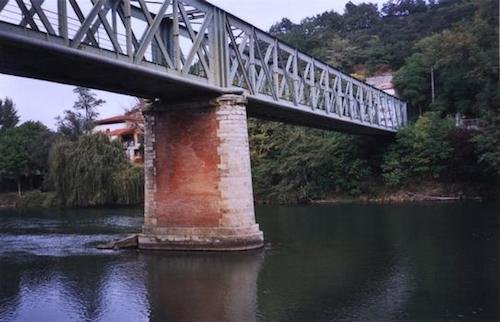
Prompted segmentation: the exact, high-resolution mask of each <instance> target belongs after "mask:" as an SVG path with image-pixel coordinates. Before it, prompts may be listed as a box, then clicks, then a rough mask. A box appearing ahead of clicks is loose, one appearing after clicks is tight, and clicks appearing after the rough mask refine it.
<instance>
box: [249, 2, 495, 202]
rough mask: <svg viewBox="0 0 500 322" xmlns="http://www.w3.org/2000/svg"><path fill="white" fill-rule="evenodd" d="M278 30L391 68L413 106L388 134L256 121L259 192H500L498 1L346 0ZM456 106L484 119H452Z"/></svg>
mask: <svg viewBox="0 0 500 322" xmlns="http://www.w3.org/2000/svg"><path fill="white" fill-rule="evenodd" d="M271 33H272V34H274V35H275V36H277V37H279V38H281V39H283V40H284V41H286V42H288V43H290V44H291V45H294V46H296V47H298V48H299V49H302V50H304V51H306V52H309V53H312V54H314V55H316V56H317V57H319V58H321V59H322V60H324V61H325V62H328V63H329V64H331V65H333V66H335V67H337V68H339V69H341V70H344V71H345V72H347V73H350V74H351V75H353V76H355V77H357V78H359V79H365V78H366V77H368V76H372V75H377V74H381V73H387V72H391V73H393V74H394V76H395V77H394V83H395V86H396V88H397V91H398V93H399V95H400V96H401V97H402V98H403V99H404V100H406V101H408V103H409V105H410V115H411V116H412V117H411V124H410V126H408V128H406V129H404V130H403V131H401V132H400V133H399V134H398V136H397V138H396V139H395V141H393V142H390V141H388V142H380V141H379V140H375V139H373V138H367V137H356V136H349V135H342V134H338V133H332V132H325V131H320V130H313V129H306V128H299V127H293V126H288V125H284V124H278V123H272V122H265V121H260V120H253V121H252V122H251V124H250V133H251V136H250V140H251V146H252V164H253V167H254V183H255V192H256V195H257V197H258V198H259V199H260V200H261V201H262V202H276V201H278V202H280V203H294V202H308V201H311V200H317V199H323V198H333V199H336V198H339V197H340V198H345V197H350V196H354V197H355V196H365V197H368V198H372V199H373V198H375V199H379V198H388V197H389V198H390V196H391V195H394V196H397V198H403V199H404V198H405V197H404V196H414V195H417V194H419V193H420V194H432V193H437V194H446V195H459V196H461V195H473V196H482V197H495V196H496V197H498V191H497V190H498V178H499V169H500V168H499V165H500V128H499V125H500V124H499V108H500V104H499V102H500V100H499V98H500V97H499V83H498V81H499V65H498V61H499V53H498V1H496V0H476V1H472V0H441V1H424V0H398V1H395V0H391V1H388V2H386V3H385V4H384V5H383V6H382V8H380V10H379V8H377V6H376V5H375V4H370V3H363V4H359V5H355V4H353V3H348V4H347V5H346V7H345V11H344V13H343V14H339V13H336V12H333V11H330V12H325V13H323V14H320V15H317V16H315V17H310V18H306V19H304V20H303V21H302V22H301V23H300V24H294V23H292V22H291V21H290V20H288V19H283V20H282V21H281V22H279V23H277V24H275V25H274V26H273V27H272V28H271ZM431 73H432V74H433V76H434V87H435V92H434V93H435V95H434V97H433V95H432V90H431V87H432V86H431ZM456 113H460V115H461V116H463V117H465V118H472V119H479V120H477V123H478V124H481V126H480V128H457V127H455V124H454V121H453V118H454V115H455V114H456ZM402 196H403V197H402Z"/></svg>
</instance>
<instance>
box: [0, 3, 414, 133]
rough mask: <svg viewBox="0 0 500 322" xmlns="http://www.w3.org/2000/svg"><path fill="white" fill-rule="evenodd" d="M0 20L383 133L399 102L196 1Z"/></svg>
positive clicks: (80, 8)
mask: <svg viewBox="0 0 500 322" xmlns="http://www.w3.org/2000/svg"><path fill="white" fill-rule="evenodd" d="M0 22H4V23H9V24H13V25H16V26H19V27H22V28H24V29H30V30H32V31H37V32H40V33H44V34H46V35H47V41H50V40H51V38H57V39H59V40H61V39H62V40H64V45H65V46H69V47H71V48H75V49H81V50H88V49H99V50H100V52H101V53H102V54H106V55H110V54H112V55H116V57H120V58H123V57H125V58H127V59H128V61H129V62H131V63H133V64H141V65H146V66H150V67H151V68H154V69H156V70H158V69H159V70H163V71H165V72H167V73H174V74H176V75H177V76H179V75H180V76H182V77H186V78H190V79H193V80H195V81H197V82H200V83H206V84H210V85H215V86H219V87H223V88H227V87H239V88H244V89H245V90H246V91H247V92H248V94H249V95H250V96H254V97H258V98H262V99H265V100H272V101H274V102H278V103H280V104H283V105H285V106H287V107H291V108H299V109H306V110H310V111H311V112H315V113H323V114H324V115H325V116H329V117H332V118H336V119H346V120H351V121H356V122H358V123H364V124H366V125H367V126H376V127H382V128H388V129H397V128H399V127H401V126H404V125H405V124H406V119H407V116H406V104H405V103H404V102H402V101H400V100H398V99H396V98H395V97H392V96H390V95H388V94H386V93H384V92H382V91H379V90H377V89H374V88H373V87H371V86H369V85H367V84H365V83H363V82H361V81H358V80H356V79H354V78H352V77H350V76H348V75H346V74H343V73H342V72H340V71H338V70H336V69H334V68H332V67H330V66H328V65H326V64H324V63H322V62H320V61H318V60H315V59H314V58H313V57H311V56H308V55H306V54H304V53H302V52H299V51H298V50H296V49H295V48H292V47H290V46H288V45H287V44H285V43H282V42H280V41H278V40H277V39H275V38H273V37H271V36H270V35H269V34H267V33H265V32H263V31H261V30H259V29H256V28H255V27H253V26H252V25H250V24H248V23H246V22H244V21H242V20H240V19H238V18H236V17H234V16H232V15H230V14H228V13H226V12H224V11H222V10H221V9H219V8H217V7H215V6H212V5H211V4H209V3H208V2H206V1H201V0H0Z"/></svg>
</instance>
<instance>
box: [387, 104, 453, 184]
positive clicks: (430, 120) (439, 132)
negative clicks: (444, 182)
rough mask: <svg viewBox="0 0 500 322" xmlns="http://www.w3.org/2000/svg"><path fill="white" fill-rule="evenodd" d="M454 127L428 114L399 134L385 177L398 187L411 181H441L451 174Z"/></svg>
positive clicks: (390, 152) (393, 146)
mask: <svg viewBox="0 0 500 322" xmlns="http://www.w3.org/2000/svg"><path fill="white" fill-rule="evenodd" d="M452 128H453V123H452V122H451V121H450V120H448V119H442V118H440V117H439V116H438V115H437V114H435V113H427V114H425V115H424V116H422V117H420V118H419V119H418V120H417V122H415V123H414V124H412V125H410V126H408V127H407V128H405V129H403V130H401V131H399V132H398V135H397V138H396V141H395V142H394V143H393V144H392V145H391V146H390V147H389V150H388V152H387V154H386V155H385V157H384V161H383V164H382V169H383V177H384V179H385V181H386V183H387V184H388V185H390V186H393V187H397V186H400V185H402V184H404V183H406V182H407V181H408V180H409V179H413V180H414V179H429V178H431V179H438V178H440V176H441V175H442V174H443V173H444V171H445V170H447V161H448V160H449V158H450V155H451V153H452V149H451V146H450V143H449V141H448V140H447V137H448V134H449V132H450V130H451V129H452Z"/></svg>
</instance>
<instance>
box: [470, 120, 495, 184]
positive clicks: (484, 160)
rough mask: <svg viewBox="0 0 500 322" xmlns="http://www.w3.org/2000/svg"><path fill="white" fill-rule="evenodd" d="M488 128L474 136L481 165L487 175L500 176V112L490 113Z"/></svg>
mask: <svg viewBox="0 0 500 322" xmlns="http://www.w3.org/2000/svg"><path fill="white" fill-rule="evenodd" d="M484 120H485V122H486V124H487V125H486V127H485V128H484V129H483V130H482V131H481V132H479V133H478V134H477V135H475V136H474V138H473V139H472V142H473V143H474V144H475V148H476V152H477V155H478V159H479V164H480V165H481V168H482V169H483V172H484V173H485V174H487V175H493V176H500V111H495V112H491V113H488V114H487V115H486V117H485V118H484Z"/></svg>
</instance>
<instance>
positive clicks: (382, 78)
mask: <svg viewBox="0 0 500 322" xmlns="http://www.w3.org/2000/svg"><path fill="white" fill-rule="evenodd" d="M393 78H394V77H393V75H392V74H391V73H385V74H381V75H378V76H373V77H368V78H367V79H366V82H367V83H368V84H370V85H372V86H373V87H375V88H378V89H380V90H382V91H384V92H386V93H387V94H390V95H393V96H396V89H395V88H394V84H393V83H392V80H393Z"/></svg>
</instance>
